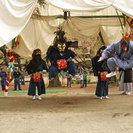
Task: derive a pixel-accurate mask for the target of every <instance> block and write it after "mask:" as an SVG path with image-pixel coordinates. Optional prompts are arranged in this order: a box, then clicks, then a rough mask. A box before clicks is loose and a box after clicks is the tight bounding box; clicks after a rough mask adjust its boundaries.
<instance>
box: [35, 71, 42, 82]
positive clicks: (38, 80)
mask: <svg viewBox="0 0 133 133" xmlns="http://www.w3.org/2000/svg"><path fill="white" fill-rule="evenodd" d="M40 80H41V77H40V73H34V74H33V82H35V83H37V82H40Z"/></svg>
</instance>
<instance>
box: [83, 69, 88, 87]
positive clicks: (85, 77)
mask: <svg viewBox="0 0 133 133" xmlns="http://www.w3.org/2000/svg"><path fill="white" fill-rule="evenodd" d="M83 79H84V81H83V87H87V70H84V73H83Z"/></svg>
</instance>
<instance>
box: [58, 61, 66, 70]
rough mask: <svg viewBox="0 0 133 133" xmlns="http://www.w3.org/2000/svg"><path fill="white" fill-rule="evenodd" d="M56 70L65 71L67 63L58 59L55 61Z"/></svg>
mask: <svg viewBox="0 0 133 133" xmlns="http://www.w3.org/2000/svg"><path fill="white" fill-rule="evenodd" d="M57 65H58V69H66V68H67V62H66V60H65V59H59V60H57Z"/></svg>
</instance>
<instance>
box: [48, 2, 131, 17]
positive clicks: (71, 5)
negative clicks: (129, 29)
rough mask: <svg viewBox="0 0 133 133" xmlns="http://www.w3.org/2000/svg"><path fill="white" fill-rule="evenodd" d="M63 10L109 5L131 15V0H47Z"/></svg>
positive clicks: (97, 8)
mask: <svg viewBox="0 0 133 133" xmlns="http://www.w3.org/2000/svg"><path fill="white" fill-rule="evenodd" d="M47 2H49V3H50V4H52V5H54V6H55V7H58V8H60V9H63V10H65V11H90V12H94V11H99V10H103V9H105V8H108V7H110V6H112V7H114V8H115V9H118V10H119V11H121V12H122V13H124V14H126V15H127V16H130V17H133V0H67V1H66V0H47Z"/></svg>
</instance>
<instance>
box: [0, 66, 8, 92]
mask: <svg viewBox="0 0 133 133" xmlns="http://www.w3.org/2000/svg"><path fill="white" fill-rule="evenodd" d="M0 77H1V87H2V91H4V90H5V86H6V77H7V73H6V71H4V68H3V67H1V72H0Z"/></svg>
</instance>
